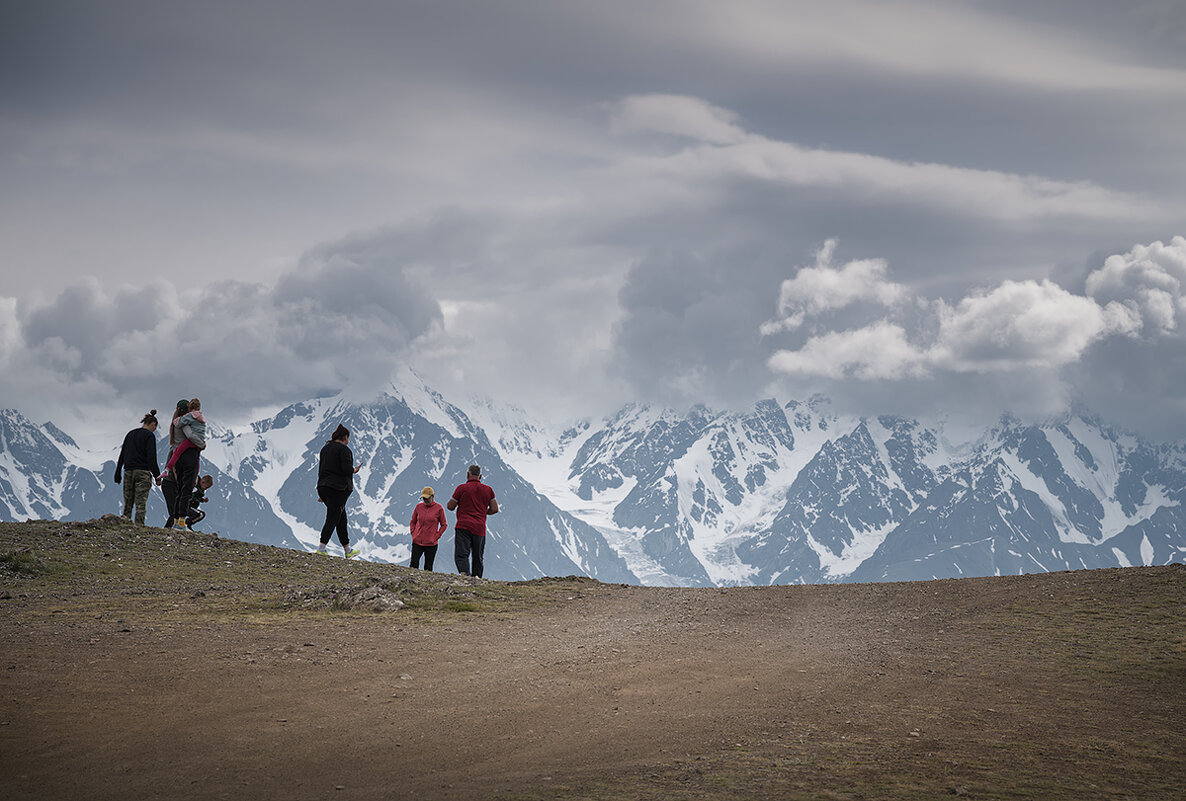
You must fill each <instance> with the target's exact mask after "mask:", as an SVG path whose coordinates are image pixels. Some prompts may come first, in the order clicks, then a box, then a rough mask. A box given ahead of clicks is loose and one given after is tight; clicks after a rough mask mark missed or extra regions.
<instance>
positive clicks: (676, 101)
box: [610, 95, 749, 145]
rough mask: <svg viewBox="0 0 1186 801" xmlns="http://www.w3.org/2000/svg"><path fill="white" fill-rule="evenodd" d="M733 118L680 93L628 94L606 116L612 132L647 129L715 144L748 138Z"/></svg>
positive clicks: (732, 142)
mask: <svg viewBox="0 0 1186 801" xmlns="http://www.w3.org/2000/svg"><path fill="white" fill-rule="evenodd" d="M736 122H737V115H736V114H734V113H733V112H732V111H729V110H728V109H723V108H719V107H717V106H714V105H712V104H711V103H706V102H704V101H703V100H700V99H699V98H695V97H686V96H683V95H632V96H630V97H627V98H625V99H623V100H622V101H621V102H619V103H618V104H617V106H616V108H615V109H614V110H613V116H612V117H611V120H610V123H611V129H612V130H613V131H614V133H619V134H624V133H637V132H639V131H649V132H653V133H665V134H673V135H676V136H685V137H688V138H691V139H695V140H697V141H700V142H710V143H712V144H716V145H734V144H738V143H740V142H744V141H745V140H746V139H748V138H749V134H747V133H746V132H745V131H744V130H742V128H740V127H739V126H738V125H737V124H736Z"/></svg>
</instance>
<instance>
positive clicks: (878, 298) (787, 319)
mask: <svg viewBox="0 0 1186 801" xmlns="http://www.w3.org/2000/svg"><path fill="white" fill-rule="evenodd" d="M835 250H836V240H835V239H829V240H828V241H827V242H825V243H824V246H823V247H822V248H820V249H819V251H818V252H817V253H816V258H815V266H814V267H804V268H803V269H801V270H799V272H798V273H797V274H796V275H795V277H794V278H788V279H786V280H785V281H783V282H782V287H781V289H780V290H779V296H778V313H779V314H780V315H782V318H781V319H779V320H771V321H768V322H766V323H763V324H762V327H761V329H760V330H761V333H762V334H763V336H768V335H770V334H774V333H777V332H779V331H791V330H794V329H796V328H798V327H799V326H800V325H802V324H803V321H804V319H805V318H806V317H807V316H808V315H813V316H814V315H819V314H821V313H823V312H825V311H829V310H833V309H843V308H845V307H846V306H850V305H852V304H854V303H858V302H861V301H868V302H872V303H876V304H877V305H880V306H893V305H894V304H896V303H898V302H899V301H901V300H902V299H903V298H904V297H905V295H906V288H905V287H904V286H902V285H901V284H895V283H893V282H891V281H887V280H886V278H885V275H886V270H887V268H888V267H887V264H886V262H885V260H884V259H862V260H858V261H850V262H849V263H847V264H845V265H844V266H843V267H841V268H840V269H836V268H834V267H833V266H832V254H833V253H834V252H835Z"/></svg>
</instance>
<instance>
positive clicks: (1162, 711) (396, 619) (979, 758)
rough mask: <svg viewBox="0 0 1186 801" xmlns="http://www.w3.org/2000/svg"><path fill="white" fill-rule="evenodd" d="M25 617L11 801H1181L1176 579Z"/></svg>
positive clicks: (2, 755) (1103, 577)
mask: <svg viewBox="0 0 1186 801" xmlns="http://www.w3.org/2000/svg"><path fill="white" fill-rule="evenodd" d="M566 586H567V585H566ZM43 605H44V606H45V608H44V609H42V610H41V611H42V612H43V614H33V612H36V611H37V607H36V605H35V604H33V605H29V606H27V608H23V609H22V610H18V611H20V613H19V614H10V612H11V611H12V610H13V607H12V606H11V602H10V605H9V606H8V607H0V611H3V610H5V609H7V610H8V612H5V614H4V618H3V622H2V623H0V646H2V649H3V656H2V659H3V663H2V664H0V671H2V676H3V678H2V679H0V777H2V778H0V790H2V792H0V795H2V796H3V797H5V798H7V799H12V800H15V799H23V798H38V799H47V798H92V799H106V798H111V799H116V798H118V799H128V798H170V799H172V798H195V799H206V798H213V799H216V798H252V799H285V800H286V801H289V800H291V799H305V798H309V799H312V798H335V799H374V798H605V797H620V798H656V799H657V798H663V799H671V798H708V797H711V798H716V797H731V798H768V797H779V798H919V797H923V798H926V797H950V796H951V795H956V796H965V797H972V798H998V797H999V798H1006V797H1007V798H1018V797H1033V798H1039V797H1046V798H1142V799H1150V798H1152V799H1156V798H1167V799H1168V798H1182V797H1186V767H1184V766H1183V757H1184V755H1186V735H1184V734H1183V721H1186V668H1184V663H1186V635H1184V632H1186V629H1183V626H1182V623H1181V621H1182V615H1181V611H1182V609H1183V608H1186V607H1184V605H1186V570H1183V569H1180V568H1172V567H1171V568H1158V569H1151V570H1146V571H1139V570H1133V571H1094V572H1085V573H1064V574H1055V575H1049V576H1028V577H1016V578H1006V579H985V580H965V581H945V582H932V583H927V584H895V585H862V586H847V587H843V586H842V587H789V588H763V589H730V590H686V589H684V590H674V589H641V588H626V587H618V586H602V585H596V584H593V583H573V584H572V585H571V589H570V590H566V591H565V592H563V593H562V594H561V595H560V596H559V600H558V601H556V602H554V603H551V604H548V605H543V606H538V607H535V608H531V609H528V610H526V611H517V612H513V613H501V614H497V615H488V614H475V615H472V616H466V615H459V616H454V617H452V618H448V619H435V618H426V619H413V618H410V617H408V616H402V615H401V613H398V612H396V613H387V614H367V615H364V614H356V613H349V614H340V615H327V616H322V617H319V618H314V619H304V618H294V619H292V620H290V621H285V620H279V621H271V622H267V623H249V622H246V621H245V620H244V621H237V620H234V619H221V620H203V619H201V618H200V617H198V618H194V619H186V618H185V617H184V616H182V617H180V618H175V619H173V620H171V621H166V622H159V623H154V622H153V621H151V620H149V621H147V622H146V621H144V620H135V621H132V620H130V619H129V618H126V617H124V618H120V617H118V616H116V615H113V614H112V613H110V612H95V613H94V614H79V613H78V608H79V607H78V604H77V603H75V604H73V605H71V606H70V608H69V609H65V610H59V612H55V610H54V609H53V608H51V607H52V602H46V603H45V604H43ZM30 610H32V611H30ZM182 611H184V610H182Z"/></svg>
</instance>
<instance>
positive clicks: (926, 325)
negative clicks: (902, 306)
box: [762, 237, 1186, 381]
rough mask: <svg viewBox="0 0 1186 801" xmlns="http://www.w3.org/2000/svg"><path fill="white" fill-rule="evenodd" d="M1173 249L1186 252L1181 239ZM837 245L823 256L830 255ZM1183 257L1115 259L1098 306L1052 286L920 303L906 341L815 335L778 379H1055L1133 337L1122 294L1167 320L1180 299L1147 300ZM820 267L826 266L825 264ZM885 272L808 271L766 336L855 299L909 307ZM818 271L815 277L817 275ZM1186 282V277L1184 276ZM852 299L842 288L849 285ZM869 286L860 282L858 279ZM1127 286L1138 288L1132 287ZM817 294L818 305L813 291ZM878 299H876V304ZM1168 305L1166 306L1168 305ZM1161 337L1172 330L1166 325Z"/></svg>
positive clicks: (784, 356)
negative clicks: (1129, 291) (1131, 292)
mask: <svg viewBox="0 0 1186 801" xmlns="http://www.w3.org/2000/svg"><path fill="white" fill-rule="evenodd" d="M1174 244H1175V245H1179V244H1180V245H1181V246H1186V240H1183V239H1182V238H1180V237H1179V238H1176V239H1175V240H1174ZM833 247H834V245H833V243H831V242H829V244H828V246H827V247H826V248H825V249H824V251H821V253H826V254H827V256H828V257H830V255H831V251H832V248H833ZM1182 255H1183V253H1179V252H1178V250H1177V249H1166V248H1165V247H1163V246H1161V245H1160V243H1156V244H1155V245H1154V246H1151V247H1149V248H1144V247H1142V248H1136V249H1134V250H1133V252H1132V253H1130V254H1129V256H1128V257H1125V258H1121V257H1114V259H1119V260H1118V261H1114V259H1109V260H1108V262H1107V264H1106V266H1105V268H1103V269H1102V270H1100V271H1099V272H1097V273H1095V274H1093V275H1092V276H1091V278H1090V279H1089V281H1088V287H1089V292H1090V291H1091V290H1095V294H1096V295H1097V296H1101V295H1103V294H1104V292H1103V290H1104V289H1111V290H1114V291H1112V292H1111V293H1110V294H1108V295H1107V298H1105V299H1106V300H1107V302H1106V303H1105V304H1104V305H1101V304H1100V303H1099V302H1097V299H1096V298H1095V297H1085V296H1082V295H1076V294H1074V293H1072V292H1069V291H1067V290H1065V289H1063V288H1062V287H1060V286H1058V285H1056V284H1054V283H1052V282H1050V281H1048V280H1042V281H1032V280H1030V281H1005V282H1003V283H1001V284H1000V285H999V286H997V287H994V288H992V289H989V290H982V291H978V292H974V293H972V294H970V295H968V296H967V297H964V298H961V299H959V300H958V301H956V302H954V303H948V302H947V301H945V300H943V299H938V300H934V301H930V300H927V299H925V298H917V299H916V301H917V302H916V303H914V304H911V305H910V309H911V310H912V311H916V310H920V309H921V310H922V311H923V312H924V314H923V315H922V318H921V319H916V320H915V321H914V323H913V327H914V330H913V332H908V331H907V329H906V328H905V327H904V326H903V324H901V323H895V322H891V321H890V320H879V321H877V322H875V323H873V324H871V325H865V326H857V327H850V328H845V329H843V330H838V331H828V332H825V333H822V334H819V333H816V334H814V335H812V336H810V337H809V338H808V339H807V340H806V341H805V342H804V343H803V344H802V345H801V346H800V347H798V348H794V349H783V350H780V351H778V352H777V353H775V354H774V355H773V356H772V357H771V358H770V360H769V367H770V368H771V369H772V370H774V371H776V372H779V373H785V374H791V375H808V376H811V375H814V376H819V377H823V378H828V379H840V378H856V379H859V380H862V381H874V380H898V379H904V378H911V377H920V376H924V375H925V376H930V375H935V374H939V373H945V372H946V373H955V374H958V373H1021V372H1025V371H1032V370H1035V369H1046V370H1053V371H1057V370H1059V369H1060V368H1062V367H1065V366H1067V365H1070V364H1073V363H1075V362H1077V361H1079V360H1080V359H1081V358H1082V357H1083V356H1084V354H1085V353H1086V352H1087V350H1088V349H1089V348H1090V347H1091V346H1092V345H1093V344H1095V343H1096V342H1099V341H1100V340H1102V339H1104V338H1106V337H1110V336H1122V337H1132V336H1135V335H1136V334H1138V333H1139V332H1140V330H1141V322H1140V318H1139V317H1138V315H1137V313H1136V311H1135V310H1134V309H1133V308H1132V306H1131V305H1127V304H1126V303H1122V302H1120V301H1118V300H1113V299H1110V298H1111V297H1113V296H1117V295H1119V294H1120V293H1118V292H1117V291H1115V290H1117V288H1120V287H1123V288H1131V287H1133V286H1134V285H1135V286H1137V287H1138V288H1140V289H1141V292H1139V293H1138V295H1139V297H1140V298H1141V299H1142V300H1143V301H1145V303H1146V306H1145V307H1144V308H1145V309H1146V314H1147V316H1150V317H1153V318H1154V319H1158V320H1163V319H1164V314H1165V312H1166V308H1165V306H1166V303H1168V304H1169V306H1170V307H1174V306H1175V304H1177V303H1178V302H1179V301H1180V295H1179V296H1177V297H1173V296H1171V295H1170V293H1169V292H1167V291H1164V290H1161V289H1158V290H1154V291H1149V292H1145V291H1144V289H1145V288H1146V285H1147V284H1149V283H1158V284H1161V285H1168V283H1170V282H1172V281H1173V279H1172V278H1171V277H1170V276H1169V275H1168V274H1167V273H1169V272H1174V271H1178V270H1181V269H1182V268H1183V267H1186V260H1183V259H1182V258H1181V257H1182ZM819 262H824V263H823V264H821V263H819ZM869 264H875V265H877V266H878V267H879V269H876V270H870V269H867V268H866V269H864V270H858V269H854V265H869ZM881 267H882V265H881V264H880V263H879V262H869V261H862V262H851V263H850V264H848V265H845V266H844V267H841V268H836V267H833V266H831V265H830V261H829V260H828V259H824V258H821V259H819V260H818V261H817V264H816V266H815V267H811V268H805V269H804V270H801V271H800V273H799V275H800V276H802V275H803V274H804V273H808V274H809V276H810V278H809V280H807V281H804V282H803V283H795V282H796V281H798V276H797V277H796V278H795V279H791V280H790V281H788V282H786V283H784V290H785V289H786V285H787V283H791V284H792V287H793V291H791V292H786V291H784V293H783V296H782V297H781V298H780V303H779V306H780V309H779V310H780V312H781V313H782V314H783V315H784V320H783V324H782V325H778V324H771V323H767V324H765V325H764V326H763V327H762V332H763V333H767V334H769V333H776V332H777V331H780V330H792V329H794V328H796V327H798V326H799V325H802V324H803V323H804V322H805V321H808V320H811V321H813V322H815V323H816V324H817V325H818V324H819V323H820V322H821V321H820V320H819V319H818V318H819V315H820V314H821V313H822V312H824V311H826V310H829V309H833V308H837V307H838V306H840V305H844V304H846V303H847V302H849V301H850V300H851V299H853V298H857V297H871V298H872V299H875V300H877V301H880V302H883V303H884V305H890V304H891V303H900V302H902V301H903V300H905V298H904V295H905V288H904V287H901V286H900V285H897V284H893V283H890V282H888V281H886V280H885V272H884V269H880V268H881ZM809 271H810V272H809ZM1183 274H1186V273H1183ZM854 275H855V276H858V280H853V281H851V282H850V283H849V284H847V287H846V292H838V291H837V290H836V287H838V286H842V285H844V284H843V282H844V279H845V278H846V277H849V276H854ZM861 277H863V278H866V279H872V280H866V281H864V282H862V281H861V280H859V278H861ZM1125 279H1136V280H1130V281H1126V280H1125ZM813 289H814V290H815V291H817V292H818V294H817V295H814V296H813V295H812V294H810V293H811V290H813ZM870 289H872V290H875V291H873V292H872V293H871V294H870ZM1163 298H1164V299H1167V300H1165V301H1164V302H1163V300H1162V299H1163ZM1160 330H1162V331H1168V330H1170V328H1169V327H1167V326H1165V325H1162V327H1161V329H1160Z"/></svg>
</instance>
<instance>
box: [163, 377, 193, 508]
mask: <svg viewBox="0 0 1186 801" xmlns="http://www.w3.org/2000/svg"><path fill="white" fill-rule="evenodd" d="M188 411H189V399H188V398H182V399H181V400H179V401H177V408H176V409H174V410H173V419H172V420H171V421H170V423H169V457H172V456H173V451H175V450H177V446H178V445H180V444H181V440H183V439H185V434H183V433H182V431H181V429H179V428H178V427H177V421H178V420H180V419H181V418H182V417H184V416H185V413H186V412H188ZM169 457H166V458H169ZM157 472H160V471H159V470H158V471H157ZM156 483H157V485H158V486H160V488H161V492H162V493H163V494H164V496H165V509H167V510H168V514H169V519H168V520H167V521H165V526H164V527H165V528H173V524H174V523H176V522H177V518H176V517H175V516H174V515H173V510H174V509H175V508H176V507H177V479H176V478H174V477H173V474H172V473H169V472H168V471H166V472H164V473H161V474H160V475H159V476H157V480H156Z"/></svg>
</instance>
